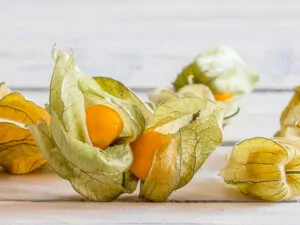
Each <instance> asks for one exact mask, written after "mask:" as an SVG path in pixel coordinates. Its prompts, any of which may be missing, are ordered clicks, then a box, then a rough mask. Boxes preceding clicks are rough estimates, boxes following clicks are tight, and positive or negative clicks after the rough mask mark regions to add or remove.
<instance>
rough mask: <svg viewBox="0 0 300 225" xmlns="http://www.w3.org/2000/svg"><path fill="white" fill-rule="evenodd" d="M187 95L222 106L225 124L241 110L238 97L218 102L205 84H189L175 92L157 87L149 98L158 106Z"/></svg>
mask: <svg viewBox="0 0 300 225" xmlns="http://www.w3.org/2000/svg"><path fill="white" fill-rule="evenodd" d="M185 96H190V97H198V98H201V99H205V100H208V101H211V102H213V103H215V104H218V105H219V106H221V107H222V108H223V111H224V125H225V124H226V123H228V121H229V119H231V118H232V117H233V116H234V115H236V114H237V113H238V112H239V107H238V104H237V98H236V97H234V98H232V99H230V100H228V101H226V102H217V101H216V100H215V98H214V95H213V93H212V91H211V90H210V89H209V88H208V87H207V86H206V85H204V84H188V85H186V86H184V87H182V88H181V89H179V91H177V92H174V91H172V90H170V89H168V88H157V89H155V90H154V91H152V92H150V93H149V95H148V97H149V100H150V101H151V102H152V103H153V104H154V105H155V106H158V105H159V104H161V103H163V102H167V101H169V100H171V99H174V98H180V97H185ZM153 108H155V107H153Z"/></svg>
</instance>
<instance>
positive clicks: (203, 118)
mask: <svg viewBox="0 0 300 225" xmlns="http://www.w3.org/2000/svg"><path fill="white" fill-rule="evenodd" d="M222 122H223V111H222V109H221V108H220V107H218V106H217V105H215V104H214V103H212V102H210V101H207V100H204V99H200V98H197V97H191V96H187V97H181V98H174V99H171V100H169V101H166V102H163V103H161V104H159V105H158V106H157V108H156V109H155V111H154V115H153V117H152V118H151V119H150V120H149V121H148V122H147V127H146V130H147V131H149V130H153V131H157V132H159V133H162V134H165V135H169V137H171V141H170V143H169V144H167V145H165V146H163V147H161V148H159V149H157V150H156V153H155V156H154V160H153V163H152V166H151V168H150V171H149V173H148V176H147V179H146V180H145V181H144V182H141V190H140V196H141V197H142V198H145V199H147V200H150V201H165V200H166V199H167V198H168V197H169V195H170V194H171V193H172V192H173V191H174V190H177V189H179V188H181V187H183V186H185V185H186V184H187V183H188V182H189V181H190V180H191V179H192V178H193V176H194V175H195V173H196V172H197V171H198V170H199V169H200V168H201V166H202V164H203V163H204V162H205V160H206V159H207V158H208V156H209V155H210V153H211V152H212V151H213V150H214V149H215V148H216V147H217V146H218V145H219V144H220V143H221V142H222Z"/></svg>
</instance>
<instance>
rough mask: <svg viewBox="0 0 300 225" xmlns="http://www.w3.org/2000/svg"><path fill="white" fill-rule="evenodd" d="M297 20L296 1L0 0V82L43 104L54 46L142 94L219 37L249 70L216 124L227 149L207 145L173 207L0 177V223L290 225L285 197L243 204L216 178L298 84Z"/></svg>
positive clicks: (44, 180)
mask: <svg viewBox="0 0 300 225" xmlns="http://www.w3.org/2000/svg"><path fill="white" fill-rule="evenodd" d="M299 24H300V2H299V1H298V0H285V1H280V0H252V1H242V0H228V1H217V0H211V1H202V0H200V1H199V0H185V1H178V0H172V1H171V0H170V1H159V0H153V1H141V0H140V1H138V0H123V1H122V0H118V1H96V0H95V1H58V0H54V1H38V0H35V1H34V0H28V1H15V0H10V1H0V32H1V33H0V81H2V80H3V81H6V82H7V84H8V85H9V86H11V87H12V89H13V90H15V91H20V92H21V93H23V94H24V95H25V96H26V97H27V98H28V99H31V100H33V101H36V102H37V103H39V104H44V103H46V102H47V101H48V86H49V81H50V76H51V73H52V66H53V62H52V59H51V55H50V51H51V48H52V46H53V44H54V43H56V44H57V48H58V49H64V50H69V49H73V50H74V51H75V54H76V59H77V62H78V65H79V67H80V68H81V69H82V70H83V71H84V72H85V73H87V74H89V75H91V76H110V77H113V78H115V79H118V80H120V81H122V82H124V83H125V84H126V85H128V86H129V87H131V88H132V89H133V90H136V91H137V93H138V95H139V96H141V98H143V99H146V98H147V92H148V91H149V90H151V89H152V88H154V87H156V86H164V85H168V84H169V83H170V82H172V81H173V80H174V78H175V76H176V75H177V73H178V72H179V71H180V70H181V68H182V67H183V66H185V65H186V64H187V63H189V62H191V60H193V59H194V57H195V56H196V55H197V54H199V53H200V52H202V51H204V50H207V49H211V48H214V47H216V46H218V45H221V44H228V45H231V46H232V47H233V48H234V49H235V50H236V51H237V52H238V53H239V54H240V55H241V56H242V58H243V59H244V60H245V61H246V62H247V63H248V64H249V65H251V66H252V67H254V68H255V69H256V70H257V71H258V72H259V74H260V75H261V81H260V83H259V85H258V87H257V89H256V90H255V92H254V93H253V94H251V95H248V96H246V97H245V98H244V99H243V101H242V103H241V105H242V110H241V113H240V115H239V116H237V117H236V118H234V120H233V122H232V124H231V125H229V126H228V127H226V128H225V130H224V143H223V145H224V146H227V147H220V148H219V149H217V150H216V152H215V153H214V155H213V156H212V157H211V159H210V163H207V164H205V167H204V168H203V170H201V171H200V173H199V178H198V177H196V179H195V180H196V181H193V182H194V183H192V184H191V185H190V186H188V187H189V188H188V187H187V188H186V189H185V190H183V189H182V191H178V194H177V192H176V194H174V195H172V197H171V201H172V200H173V203H165V204H151V203H135V202H132V203H124V201H123V202H122V200H121V202H118V203H105V204H103V203H102V204H100V203H81V202H78V201H76V200H78V199H80V196H78V195H77V194H76V193H74V192H73V190H72V189H71V188H70V186H69V185H68V184H67V183H66V182H65V183H64V181H61V180H59V179H58V178H57V177H56V176H55V175H53V174H48V175H47V174H45V175H43V176H41V175H39V174H33V175H29V176H25V177H24V176H17V177H10V176H7V175H4V174H3V175H1V176H2V179H1V180H0V183H1V184H0V193H1V194H0V200H2V201H0V222H3V223H4V222H6V223H7V224H8V223H11V222H18V223H22V224H33V223H37V224H40V223H43V224H46V223H47V224H48V223H49V224H59V223H72V224H73V223H77V224H83V223H87V224H97V223H100V222H103V223H112V224H113V223H127V224H133V223H150V224H158V223H179V224H183V223H187V224H193V223H203V224H254V223H256V224H277V223H278V224H281V223H282V221H284V220H285V219H286V218H287V217H289V222H290V223H289V224H298V223H297V221H299V217H300V216H297V215H296V214H297V210H299V208H300V207H299V205H298V203H297V201H292V202H288V203H280V204H270V203H257V202H256V203H253V202H252V203H248V202H247V201H251V200H250V199H248V198H243V197H241V196H240V195H239V194H238V193H237V194H234V193H235V192H234V191H229V192H230V194H229V192H228V189H226V188H227V187H226V186H225V185H224V184H223V183H222V181H221V179H220V178H219V177H218V176H217V175H216V174H217V173H218V171H219V170H220V169H221V168H222V167H223V166H224V165H225V152H228V153H229V152H230V149H231V148H232V147H231V146H232V145H233V144H234V143H236V142H237V141H239V140H242V139H245V138H247V137H253V136H266V137H270V136H272V135H273V134H274V133H275V132H276V131H277V129H278V128H279V116H280V113H281V111H282V110H283V108H284V107H285V106H286V105H287V103H288V101H289V99H290V98H291V96H292V93H293V87H294V86H295V85H297V84H300V82H299V81H300V80H299V79H300V44H299V41H298V40H299V39H300V29H299ZM50 181H51V182H50ZM198 182H200V183H199V186H197V185H198ZM201 185H202V186H201ZM196 187H197V188H196ZM2 189H3V190H2ZM198 189H199V190H198ZM211 190H214V191H215V193H212V192H211ZM74 196H75V197H74ZM241 199H242V200H241ZM70 201H71V202H70ZM74 201H75V202H74ZM186 201H190V202H189V203H185V202H186ZM240 201H242V202H244V203H233V202H240ZM174 202H177V203H174ZM179 202H181V203H179ZM192 202H194V203H192ZM246 202H247V203H246ZM215 212H218V213H219V214H217V215H216V214H215ZM181 213H182V216H181ZM37 214H38V216H37ZM33 216H34V217H33ZM296 217H297V218H298V220H296ZM247 221H248V222H247ZM249 221H250V222H249Z"/></svg>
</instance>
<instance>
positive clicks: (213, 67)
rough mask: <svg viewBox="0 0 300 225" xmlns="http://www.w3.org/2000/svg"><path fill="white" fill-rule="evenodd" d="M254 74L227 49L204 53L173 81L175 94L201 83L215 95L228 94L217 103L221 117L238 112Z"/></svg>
mask: <svg viewBox="0 0 300 225" xmlns="http://www.w3.org/2000/svg"><path fill="white" fill-rule="evenodd" d="M258 80H259V76H258V74H257V73H256V72H255V71H254V70H253V69H252V68H250V67H249V66H247V65H246V64H245V62H244V61H243V60H242V59H241V57H240V56H239V55H238V54H237V53H236V52H235V51H234V50H233V49H232V48H231V47H229V46H220V47H218V48H216V49H213V50H210V51H207V52H204V53H202V54H200V55H199V56H197V57H196V59H195V60H194V61H193V62H192V63H191V64H189V65H187V66H186V67H184V69H183V70H182V72H181V73H180V74H179V75H178V76H177V78H176V80H175V81H174V82H173V87H174V90H175V92H177V91H179V90H180V89H182V88H183V87H185V86H187V85H190V84H204V85H206V86H207V87H208V88H209V89H210V90H211V91H212V93H213V95H214V96H215V98H216V100H217V101H220V99H218V98H217V96H220V94H221V95H223V94H225V95H226V94H229V95H230V96H232V97H231V98H225V99H223V100H222V101H221V104H222V105H223V107H224V111H225V113H224V115H225V118H229V117H232V116H234V115H235V114H237V113H238V111H239V108H238V100H239V99H240V98H241V97H242V96H243V95H244V94H245V93H249V92H251V91H252V90H253V88H254V86H255V84H256V83H257V82H258Z"/></svg>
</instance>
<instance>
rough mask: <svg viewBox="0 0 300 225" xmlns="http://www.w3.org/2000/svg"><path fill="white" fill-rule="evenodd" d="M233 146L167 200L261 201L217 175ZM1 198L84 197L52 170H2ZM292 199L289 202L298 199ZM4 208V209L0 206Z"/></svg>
mask: <svg viewBox="0 0 300 225" xmlns="http://www.w3.org/2000/svg"><path fill="white" fill-rule="evenodd" d="M231 149H232V147H219V148H217V149H216V150H215V151H214V152H213V153H212V155H211V156H210V157H209V158H208V160H207V161H206V162H205V164H204V165H203V167H202V168H201V169H200V171H199V172H198V173H197V174H196V175H195V177H194V178H193V180H192V181H191V182H190V183H189V184H188V185H186V186H185V187H183V188H181V189H179V190H177V191H175V192H173V194H172V195H171V196H170V198H169V199H168V202H178V203H180V202H259V200H257V199H251V198H248V197H246V196H243V195H242V194H240V193H239V192H238V191H237V190H236V189H235V188H233V187H231V186H229V185H226V184H224V182H223V180H222V178H221V177H219V176H218V174H219V172H220V170H221V169H222V168H224V167H225V165H226V157H228V156H229V154H230V152H231ZM0 186H1V192H0V202H1V201H34V202H49V201H50V202H54V201H81V200H84V199H83V197H81V196H80V195H79V194H78V193H76V192H75V191H74V190H73V189H72V187H71V185H70V184H69V183H68V182H67V181H66V180H63V179H62V178H60V177H58V176H57V175H56V174H54V173H52V172H51V171H49V170H46V169H44V170H42V171H37V172H35V173H31V174H27V175H20V176H11V175H8V174H5V173H1V174H0ZM124 201H126V202H140V200H139V198H138V190H137V191H136V192H135V193H134V194H132V195H122V196H121V197H120V198H119V199H117V200H116V201H115V202H124ZM295 201H297V200H291V201H289V202H295ZM0 211H1V210H0Z"/></svg>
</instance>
